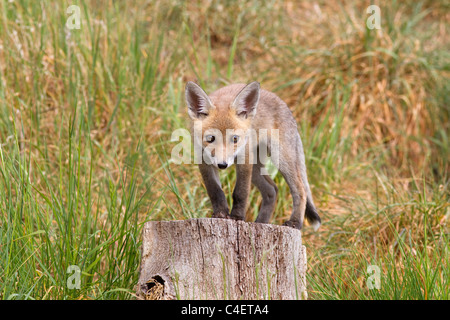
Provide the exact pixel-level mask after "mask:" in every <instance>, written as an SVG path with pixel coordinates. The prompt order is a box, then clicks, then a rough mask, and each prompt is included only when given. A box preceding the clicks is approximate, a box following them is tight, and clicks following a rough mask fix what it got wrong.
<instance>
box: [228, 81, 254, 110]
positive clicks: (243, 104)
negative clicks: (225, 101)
mask: <svg viewBox="0 0 450 320" xmlns="http://www.w3.org/2000/svg"><path fill="white" fill-rule="evenodd" d="M259 91H260V86H259V82H256V81H254V82H252V83H250V84H248V85H246V86H245V87H244V89H242V90H241V92H239V94H238V95H237V96H236V98H235V99H234V101H233V103H232V104H231V106H232V107H233V108H235V109H236V114H237V115H238V116H240V117H245V118H247V117H253V116H254V115H255V114H256V106H257V105H258V102H259Z"/></svg>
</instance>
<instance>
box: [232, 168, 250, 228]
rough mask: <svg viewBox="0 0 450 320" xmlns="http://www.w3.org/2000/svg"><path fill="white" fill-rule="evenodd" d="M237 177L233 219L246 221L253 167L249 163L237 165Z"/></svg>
mask: <svg viewBox="0 0 450 320" xmlns="http://www.w3.org/2000/svg"><path fill="white" fill-rule="evenodd" d="M236 176H237V177H236V186H235V187H234V191H233V208H232V209H231V218H233V219H235V220H245V211H246V209H247V202H248V196H249V194H250V187H251V180H252V165H251V164H249V163H245V164H236Z"/></svg>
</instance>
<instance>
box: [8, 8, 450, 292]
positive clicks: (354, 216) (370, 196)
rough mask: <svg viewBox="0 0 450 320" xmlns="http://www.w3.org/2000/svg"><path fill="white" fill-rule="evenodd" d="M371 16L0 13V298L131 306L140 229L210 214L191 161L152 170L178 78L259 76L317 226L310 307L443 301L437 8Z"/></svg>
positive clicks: (263, 11)
mask: <svg viewBox="0 0 450 320" xmlns="http://www.w3.org/2000/svg"><path fill="white" fill-rule="evenodd" d="M72 4H75V5H79V7H80V9H81V29H80V30H71V31H69V30H67V29H66V28H65V23H66V21H67V18H68V16H69V15H68V14H67V13H66V9H67V7H68V6H69V5H72ZM380 8H381V14H382V16H381V18H382V32H377V31H376V30H368V29H367V28H366V27H365V19H366V17H367V14H366V13H365V9H366V8H365V5H364V4H355V3H348V4H343V3H340V2H334V1H331V2H329V1H318V2H317V5H316V6H314V4H312V3H310V2H307V1H305V2H299V3H297V2H295V3H293V4H292V5H291V4H282V2H276V1H266V2H264V3H262V2H261V1H256V0H254V1H246V2H242V1H228V2H226V3H223V4H222V3H221V4H219V3H218V2H212V3H210V2H207V1H198V2H184V1H179V0H171V1H152V2H145V1H135V2H131V3H128V2H127V3H125V2H121V1H107V0H102V1H84V0H80V1H70V2H69V1H32V0H20V1H19V0H16V1H13V2H10V1H7V0H0V298H2V299H38V300H39V299H133V298H134V292H135V288H134V286H135V285H136V283H137V279H138V276H139V274H138V271H139V262H140V261H139V260H140V248H141V237H140V236H141V230H142V226H143V224H144V223H145V222H146V221H149V220H173V219H186V218H193V217H207V216H209V215H210V214H211V205H210V203H209V200H208V198H207V195H206V191H205V189H204V186H203V185H202V184H201V182H200V181H201V180H200V174H199V172H198V169H197V168H196V166H195V165H176V164H174V163H171V162H170V161H169V158H170V154H171V150H172V148H173V147H174V146H175V144H176V143H177V142H171V141H170V139H171V134H172V132H173V131H174V130H175V129H178V128H183V127H186V124H187V114H186V112H185V103H184V84H185V82H186V81H188V80H197V81H198V83H200V84H201V85H202V86H203V87H204V88H205V90H206V91H207V92H212V91H213V90H215V89H217V88H219V87H221V86H223V85H225V84H228V83H232V82H250V81H253V80H257V81H259V82H261V84H262V86H263V87H264V88H266V89H269V90H273V91H275V92H276V93H277V94H278V95H279V96H280V97H281V98H283V99H284V100H285V101H286V102H287V103H288V105H289V107H290V108H291V110H292V111H293V114H294V116H295V117H296V119H297V122H298V124H299V130H300V134H301V136H302V139H303V144H304V148H305V154H306V159H307V167H308V174H309V180H310V184H311V186H312V189H313V194H314V198H315V202H316V204H317V206H318V208H319V211H320V215H321V216H322V220H323V225H322V227H321V229H320V230H319V232H317V233H314V232H312V231H311V230H310V228H308V227H306V228H305V230H304V232H303V241H304V243H305V245H306V246H307V250H308V251H307V252H308V268H309V269H308V274H307V281H308V291H309V292H308V295H309V298H310V299H449V278H450V276H449V266H448V262H449V260H450V259H449V229H448V227H449V219H450V216H449V214H450V212H449V210H450V209H449V208H450V206H449V202H450V197H449V191H448V190H449V162H448V160H449V153H448V148H449V147H448V146H449V136H450V134H449V132H450V128H449V123H450V122H449V115H450V109H449V106H450V101H449V98H448V92H449V84H448V83H449V81H448V75H449V71H450V70H449V65H450V64H449V62H450V57H449V53H448V45H449V42H448V38H447V37H446V35H445V30H448V27H449V21H448V17H447V16H446V8H447V7H446V5H445V4H444V2H442V3H441V2H431V1H423V2H418V3H403V2H398V1H392V2H389V1H384V2H382V3H381V4H380ZM269 21H270V23H268V22H269ZM221 179H222V182H223V186H224V189H225V192H226V194H227V197H228V200H229V201H230V203H231V192H232V189H233V186H234V182H235V179H236V176H235V173H234V172H233V171H227V172H223V173H221ZM274 180H275V182H276V183H277V185H278V187H279V198H278V202H277V207H276V212H275V214H274V216H273V218H272V221H271V223H274V224H282V223H283V222H284V221H285V220H286V219H288V217H289V215H290V211H291V199H290V194H289V188H288V186H287V185H286V183H285V182H284V180H283V179H282V177H281V176H280V174H277V175H275V177H274ZM260 202H261V197H260V195H259V193H258V192H257V191H256V190H253V191H252V193H251V196H250V205H249V209H248V212H247V218H248V220H254V219H255V218H256V215H257V211H258V207H259V205H260ZM70 266H77V267H79V269H80V270H81V277H80V279H81V286H80V289H70V288H69V286H68V285H67V281H68V280H69V277H70V276H71V275H72V274H73V273H71V272H68V271H67V270H68V268H69V267H70ZM368 266H378V267H379V268H380V271H381V277H380V281H381V282H380V285H381V286H380V289H369V288H368V286H367V283H366V282H367V279H368V278H369V277H370V275H371V274H370V273H368V272H367V268H368ZM258 275H259V276H266V275H265V273H264V272H263V270H258Z"/></svg>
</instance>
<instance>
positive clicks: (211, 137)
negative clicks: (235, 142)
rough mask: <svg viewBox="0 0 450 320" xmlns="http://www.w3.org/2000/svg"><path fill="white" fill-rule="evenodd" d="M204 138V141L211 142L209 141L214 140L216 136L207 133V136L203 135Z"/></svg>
mask: <svg viewBox="0 0 450 320" xmlns="http://www.w3.org/2000/svg"><path fill="white" fill-rule="evenodd" d="M205 140H206V142H209V143H211V142H214V140H216V137H214V136H212V135H209V136H206V137H205Z"/></svg>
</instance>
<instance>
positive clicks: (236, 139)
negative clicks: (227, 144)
mask: <svg viewBox="0 0 450 320" xmlns="http://www.w3.org/2000/svg"><path fill="white" fill-rule="evenodd" d="M238 141H239V136H236V135H235V136H233V142H234V143H237V142H238Z"/></svg>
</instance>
